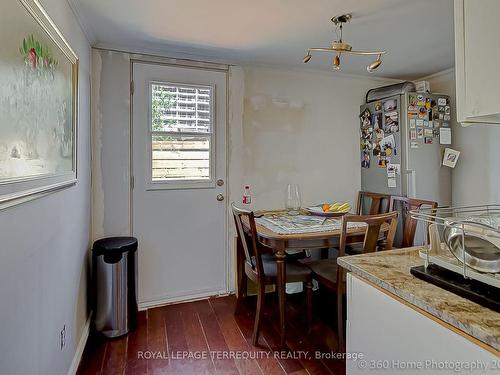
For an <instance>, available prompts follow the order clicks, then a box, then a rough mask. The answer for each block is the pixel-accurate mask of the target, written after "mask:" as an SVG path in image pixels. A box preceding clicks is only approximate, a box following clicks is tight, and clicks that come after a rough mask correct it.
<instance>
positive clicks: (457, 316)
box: [338, 247, 500, 350]
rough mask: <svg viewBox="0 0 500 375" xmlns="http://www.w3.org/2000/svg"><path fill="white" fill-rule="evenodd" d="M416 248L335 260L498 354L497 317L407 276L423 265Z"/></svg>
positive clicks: (499, 318) (499, 316)
mask: <svg viewBox="0 0 500 375" xmlns="http://www.w3.org/2000/svg"><path fill="white" fill-rule="evenodd" d="M419 250H420V248H416V247H414V248H408V249H397V250H389V251H381V252H376V253H370V254H362V255H353V256H345V257H340V258H338V264H339V265H340V266H342V267H343V268H345V269H347V270H348V271H350V272H352V273H353V274H355V275H357V276H359V277H360V278H362V279H365V280H367V281H369V282H371V283H372V284H375V285H376V286H378V287H380V288H382V289H384V290H386V291H387V292H389V293H391V294H393V295H395V296H397V297H399V298H401V299H403V300H405V301H406V302H408V303H409V304H411V305H414V306H416V307H418V308H420V309H422V310H424V311H426V312H428V313H429V314H431V315H433V316H435V317H436V318H438V319H440V320H442V321H444V322H446V323H449V324H451V325H452V326H454V327H456V328H457V329H459V330H461V331H463V332H465V333H467V334H468V335H470V336H472V337H474V338H476V339H477V340H479V341H482V342H483V343H485V344H487V345H488V346H490V347H492V348H494V349H495V350H500V313H497V312H495V311H493V310H491V309H488V308H486V307H483V306H481V305H478V304H477V303H474V302H472V301H469V300H468V299H465V298H462V297H460V296H458V295H456V294H453V293H451V292H448V291H446V290H444V289H442V288H439V287H437V286H435V285H433V284H430V283H428V282H426V281H423V280H420V279H418V278H416V277H415V276H413V275H411V274H410V268H411V267H414V266H420V265H423V264H424V261H423V259H421V258H420V257H419Z"/></svg>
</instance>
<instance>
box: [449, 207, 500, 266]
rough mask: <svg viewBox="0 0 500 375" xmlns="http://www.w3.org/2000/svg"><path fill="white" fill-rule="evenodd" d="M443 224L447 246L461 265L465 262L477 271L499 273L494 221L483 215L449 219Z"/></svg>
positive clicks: (498, 244) (499, 240) (497, 234)
mask: <svg viewBox="0 0 500 375" xmlns="http://www.w3.org/2000/svg"><path fill="white" fill-rule="evenodd" d="M445 223H446V227H445V229H444V232H443V235H444V239H445V242H446V245H447V246H448V248H449V249H450V251H451V252H452V254H453V255H454V256H455V257H456V258H457V259H458V260H459V261H460V262H464V261H465V264H466V265H467V266H469V267H471V268H473V269H475V270H476V271H479V272H486V273H498V272H500V232H499V231H498V226H497V224H496V223H497V221H496V219H493V220H492V218H491V217H485V216H477V217H469V218H465V219H458V220H457V218H450V219H447V220H445ZM462 233H463V236H462ZM464 250H465V254H464Z"/></svg>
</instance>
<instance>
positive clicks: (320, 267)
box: [307, 212, 398, 350]
mask: <svg viewBox="0 0 500 375" xmlns="http://www.w3.org/2000/svg"><path fill="white" fill-rule="evenodd" d="M348 223H366V224H367V228H366V234H365V238H364V241H363V253H371V252H375V251H377V243H378V240H379V235H380V229H381V227H382V225H383V224H385V223H388V224H389V228H388V234H387V239H386V248H385V250H390V249H391V248H392V243H393V241H394V235H395V234H396V227H397V223H398V213H397V212H389V213H386V214H381V215H365V216H361V215H345V216H343V217H342V226H341V234H340V246H339V256H344V255H345V248H346V238H347V230H348V229H347V224H348ZM307 266H308V267H309V268H310V269H311V270H312V271H313V278H314V279H316V280H318V282H319V283H320V284H321V285H323V286H325V287H327V288H329V289H331V290H333V291H335V293H336V294H337V332H338V338H339V348H338V349H339V350H342V349H344V320H343V303H342V298H343V294H344V293H345V273H344V272H343V270H342V268H341V267H339V266H338V265H337V259H325V260H318V261H314V262H309V263H307Z"/></svg>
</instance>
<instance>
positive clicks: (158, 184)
mask: <svg viewBox="0 0 500 375" xmlns="http://www.w3.org/2000/svg"><path fill="white" fill-rule="evenodd" d="M153 85H164V86H168V85H171V86H180V87H193V88H202V89H207V90H209V91H210V103H209V110H210V125H211V126H210V132H209V133H201V132H171V131H170V132H169V131H153V127H152V124H153V121H152V94H153ZM215 92H216V91H215V85H206V84H200V85H197V84H192V83H182V82H171V81H158V80H153V81H150V82H149V85H148V123H147V126H148V132H147V134H148V138H147V140H146V147H147V150H148V160H147V167H146V168H147V172H146V177H147V181H146V190H148V191H149V190H173V189H176V190H180V189H213V188H215V176H216V175H217V174H216V170H215V166H216V163H215V132H216V118H215V108H216V107H215V100H216V98H215ZM153 135H173V136H177V137H178V136H195V137H207V138H209V158H210V161H209V178H208V179H193V180H171V181H168V180H165V181H153V147H152V143H153Z"/></svg>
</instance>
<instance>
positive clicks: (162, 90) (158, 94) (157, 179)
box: [148, 82, 215, 188]
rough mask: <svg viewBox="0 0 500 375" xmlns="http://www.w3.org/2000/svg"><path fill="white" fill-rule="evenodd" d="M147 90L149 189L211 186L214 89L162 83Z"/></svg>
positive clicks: (212, 173)
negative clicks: (149, 161) (152, 186)
mask: <svg viewBox="0 0 500 375" xmlns="http://www.w3.org/2000/svg"><path fill="white" fill-rule="evenodd" d="M150 88H151V90H150V119H151V120H150V138H149V140H148V142H149V144H150V150H151V152H150V160H151V173H150V177H151V179H150V183H151V185H156V187H158V188H181V187H187V188H193V187H209V186H214V185H213V182H214V181H213V176H214V163H213V161H214V157H213V156H214V155H213V150H214V144H213V141H214V136H215V134H214V126H213V124H214V122H213V108H214V98H213V92H214V88H213V87H212V86H197V85H189V84H173V83H164V82H151V84H150Z"/></svg>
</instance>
